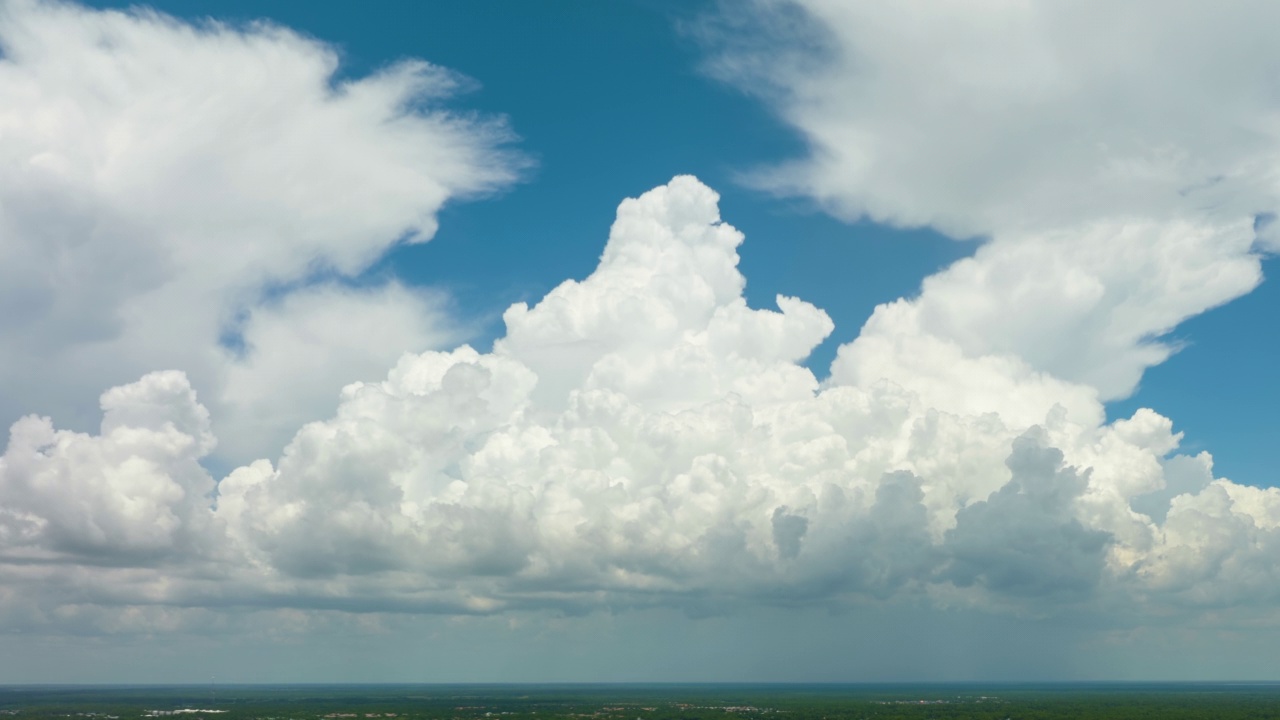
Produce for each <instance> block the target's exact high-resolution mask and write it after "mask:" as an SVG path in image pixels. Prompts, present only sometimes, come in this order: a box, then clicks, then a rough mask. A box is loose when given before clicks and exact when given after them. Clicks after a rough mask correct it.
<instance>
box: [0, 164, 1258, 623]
mask: <svg viewBox="0 0 1280 720" xmlns="http://www.w3.org/2000/svg"><path fill="white" fill-rule="evenodd" d="M742 240H743V237H742V235H741V234H740V233H739V232H738V231H736V230H735V229H734V228H733V227H731V226H730V225H728V224H725V223H724V222H722V221H721V220H720V218H719V213H718V210H717V196H716V194H715V193H714V192H713V191H711V190H710V189H709V188H707V187H706V186H704V185H702V184H701V183H700V182H698V181H697V180H695V179H693V178H691V177H679V178H676V179H675V180H673V181H672V182H671V183H670V184H668V185H666V186H663V187H659V188H656V189H654V190H652V191H650V192H648V193H646V194H644V195H643V196H641V197H639V198H636V199H631V200H627V201H625V202H623V204H622V205H621V206H620V208H619V211H618V219H617V221H616V222H615V224H614V226H613V229H612V231H611V233H610V237H609V241H608V244H607V245H606V248H605V251H604V253H603V255H602V257H601V260H600V264H599V267H598V268H597V269H596V270H595V272H593V273H592V274H591V275H590V276H589V277H587V278H585V279H584V280H582V281H567V282H565V283H564V284H562V285H560V286H559V287H557V288H555V289H554V290H552V291H551V292H550V293H548V294H547V296H546V297H545V298H543V299H542V300H541V301H540V302H538V303H536V304H534V305H533V306H532V307H530V306H527V305H524V304H519V305H516V306H513V307H512V308H511V309H510V310H509V311H508V313H507V316H506V317H507V321H508V327H509V332H508V334H507V336H506V337H504V338H502V339H500V340H499V341H498V342H497V343H495V346H494V350H493V351H492V352H490V353H480V352H477V351H476V350H473V349H471V348H469V347H466V346H462V347H460V348H458V349H455V350H453V351H449V352H440V351H429V352H426V353H421V354H407V355H405V356H404V357H402V358H401V360H400V361H399V362H398V363H397V365H396V366H395V367H394V368H393V369H392V370H391V372H390V373H389V374H388V375H387V377H386V379H385V380H383V381H381V382H357V383H353V384H351V385H348V386H347V387H346V388H345V389H344V390H343V391H342V394H341V398H340V403H339V405H338V409H337V412H336V413H335V414H334V416H333V417H331V418H329V419H327V420H323V421H317V422H312V423H309V424H307V425H305V426H304V427H303V428H302V429H301V430H300V431H299V432H298V433H297V435H296V436H295V437H294V438H293V440H292V441H291V442H290V443H289V444H288V446H287V447H286V448H285V450H284V452H283V454H282V455H281V456H280V457H279V458H278V459H276V460H275V461H268V460H258V461H256V462H253V463H250V464H248V465H244V466H242V467H239V468H237V469H235V470H234V471H233V472H231V473H230V474H228V475H227V476H226V477H225V478H223V479H222V480H221V481H220V482H218V483H217V487H216V490H215V489H214V488H213V482H212V480H211V479H210V478H209V477H208V475H207V474H206V473H204V471H203V470H202V469H201V468H200V466H199V465H198V463H197V460H198V459H199V458H200V457H201V456H202V455H203V454H206V453H208V452H209V451H210V449H211V446H212V442H213V440H212V435H211V433H210V431H209V427H210V424H209V416H208V413H207V412H205V410H204V409H203V407H201V406H200V405H199V403H198V402H197V401H196V399H195V396H194V393H193V392H192V391H191V389H190V386H189V384H188V383H187V381H186V379H185V377H184V376H182V375H181V374H179V373H174V372H168V373H157V374H152V375H148V376H146V377H144V378H143V379H142V380H140V381H138V382H137V383H134V384H131V385H126V386H123V387H121V388H117V389H115V390H112V391H109V392H108V393H107V394H105V395H104V396H103V407H104V410H105V419H104V422H103V426H102V430H101V432H100V433H99V434H98V435H84V434H79V433H70V432H66V431H56V430H54V429H53V428H52V427H51V424H50V421H49V420H47V419H42V418H34V417H32V418H26V419H24V420H22V421H20V422H19V423H18V424H17V425H15V426H14V430H13V436H12V439H11V441H10V444H9V447H8V449H7V451H6V453H5V455H4V456H3V459H2V460H0V493H3V494H2V495H0V497H3V499H4V502H3V506H4V507H5V515H4V516H3V517H4V524H3V525H0V527H3V531H4V535H3V536H2V537H3V541H4V547H5V552H6V553H7V554H8V555H9V556H10V557H14V558H17V557H22V558H27V559H28V562H29V565H28V566H27V567H28V569H26V570H24V571H23V572H24V573H26V574H25V575H23V578H25V579H24V580H23V582H20V583H18V584H17V587H18V588H24V589H26V590H27V591H30V592H33V593H34V592H37V590H36V589H33V588H46V587H48V586H49V584H50V577H51V576H52V577H58V576H59V573H60V572H61V571H59V570H58V567H59V565H63V566H65V565H67V564H68V563H70V564H71V565H72V566H75V567H77V568H80V569H79V570H77V573H86V574H87V575H88V576H89V577H92V576H93V575H94V574H95V573H108V572H110V573H117V575H114V576H113V577H112V582H111V583H94V582H89V581H84V580H82V581H81V582H80V583H75V582H66V581H64V582H62V583H60V585H61V586H63V588H64V589H63V591H62V592H63V593H64V595H65V597H66V598H67V599H74V601H75V604H76V605H77V606H81V605H88V606H96V605H97V604H101V603H107V602H110V603H114V604H115V605H124V606H127V607H134V606H138V605H145V606H166V605H173V606H179V607H188V606H192V605H194V606H197V607H199V606H207V605H210V604H213V605H217V606H223V605H239V606H247V607H276V606H288V607H295V608H300V609H306V610H317V609H329V610H333V609H338V610H354V611H387V610H390V611H396V612H431V613H463V614H471V613H494V612H506V611H519V610H533V609H539V608H556V609H559V610H561V611H567V612H579V611H583V610H590V609H598V608H615V609H616V608H642V607H670V606H674V607H678V608H682V609H684V610H685V611H686V612H689V613H693V614H702V613H706V612H713V611H714V612H726V611H729V610H731V609H732V608H735V607H739V606H743V605H758V604H760V603H764V604H776V605H786V606H793V605H795V604H802V605H815V604H817V605H828V606H829V605H834V606H840V605H842V604H845V603H849V602H867V601H875V602H891V603H892V602H897V601H899V600H902V599H904V598H912V599H914V600H913V601H925V602H933V603H937V604H939V605H941V606H965V607H975V608H985V609H988V610H991V609H1000V610H1002V611H1005V612H1013V613H1018V614H1032V615H1042V614H1045V613H1049V614H1052V613H1055V612H1061V611H1066V609H1072V611H1076V612H1078V611H1080V610H1081V609H1084V610H1086V611H1088V610H1090V609H1092V611H1093V612H1102V611H1103V610H1104V609H1105V608H1108V607H1112V606H1114V605H1115V604H1116V603H1121V604H1123V605H1126V606H1130V607H1132V606H1133V605H1134V603H1141V604H1142V607H1144V608H1147V609H1148V610H1155V609H1159V610H1160V611H1161V612H1164V613H1195V612H1199V611H1200V609H1202V608H1204V607H1206V606H1218V605H1222V604H1233V603H1234V604H1239V603H1245V604H1250V603H1252V604H1255V605H1256V604H1257V603H1259V602H1261V601H1262V600H1264V599H1266V598H1270V597H1273V596H1274V594H1275V593H1276V592H1277V590H1280V585H1277V584H1276V583H1275V582H1273V580H1272V579H1271V578H1272V575H1271V574H1270V573H1269V572H1267V569H1268V568H1270V562H1269V560H1267V555H1266V553H1267V552H1269V548H1271V547H1273V546H1274V545H1275V543H1276V542H1277V539H1276V538H1277V537H1280V535H1277V533H1278V532H1280V495H1277V493H1276V491H1273V490H1259V489H1257V488H1248V487H1244V486H1239V485H1235V484H1233V483H1231V482H1230V481H1227V480H1223V479H1215V478H1214V477H1213V473H1212V469H1211V465H1210V461H1209V459H1208V458H1207V456H1204V455H1201V456H1198V457H1190V456H1182V455H1177V454H1176V449H1177V445H1178V439H1179V438H1178V436H1177V435H1176V434H1175V433H1174V432H1173V429H1172V424H1171V423H1170V422H1169V420H1167V419H1166V418H1163V417H1161V416H1159V415H1157V414H1156V413H1154V412H1152V411H1150V410H1142V411H1139V412H1138V413H1137V414H1135V415H1134V416H1133V417H1132V418H1129V419H1125V420H1121V421H1117V422H1115V423H1111V424H1100V423H1097V422H1088V423H1081V422H1078V421H1077V420H1076V419H1075V418H1073V417H1072V416H1071V414H1070V413H1068V412H1067V411H1066V410H1065V408H1062V407H1057V408H1053V409H1050V410H1049V411H1048V412H1047V413H1046V414H1045V415H1044V416H1043V417H1041V418H1039V420H1038V422H1035V423H1031V424H1024V423H1022V422H1021V421H1018V420H1016V419H1009V418H1006V417H1004V416H1002V415H1000V414H998V413H995V412H989V411H975V412H954V411H945V410H940V409H938V408H936V407H934V406H932V405H931V404H930V403H929V402H928V398H927V397H926V396H924V395H923V394H921V393H917V392H914V391H912V390H910V389H908V388H905V387H903V386H902V385H899V384H897V383H894V382H891V381H889V380H885V379H877V380H876V381H874V382H870V383H866V384H861V385H851V384H828V385H826V386H822V385H820V384H819V383H818V381H817V379H816V378H815V377H814V376H813V374H812V373H811V372H810V371H809V370H808V369H806V368H805V367H804V366H803V365H801V364H800V362H801V361H802V360H803V359H804V357H805V355H806V353H807V352H808V351H809V350H810V349H811V348H812V347H813V346H815V345H816V344H817V343H819V342H821V340H822V339H823V338H824V337H825V336H826V335H827V334H828V333H830V332H831V331H832V329H833V328H832V324H831V322H830V321H829V320H828V319H827V317H826V315H825V313H823V312H822V311H821V310H819V309H817V308H815V307H813V306H812V305H809V304H808V303H805V302H804V301H802V300H799V299H794V298H783V297H780V298H778V301H777V306H778V307H777V309H776V310H766V309H753V308H749V307H748V306H747V305H746V304H745V302H744V301H743V298H742V291H743V288H744V278H743V277H742V276H741V274H740V273H739V272H738V270H737V262H738V255H737V248H738V246H739V244H740V243H741V242H742ZM557 357H563V358H564V362H561V363H557V362H555V359H556V358H557ZM1059 382H1062V383H1064V386H1065V387H1068V388H1074V387H1076V386H1074V385H1070V384H1067V383H1066V381H1059ZM1082 397H1087V395H1082ZM1092 402H1094V403H1095V405H1094V407H1093V408H1092V409H1091V411H1090V412H1089V413H1086V416H1087V417H1089V418H1097V417H1101V409H1100V406H1098V405H1097V400H1096V398H1095V399H1094V400H1093V401H1092ZM71 493H75V494H77V495H80V496H83V497H84V498H85V502H84V503H82V504H78V503H61V502H59V501H58V499H59V498H62V497H63V496H64V495H67V494H71ZM1136 507H1148V508H1152V509H1153V510H1152V513H1151V514H1146V513H1143V512H1139V511H1138V510H1136V509H1135V508H1136ZM142 517H151V518H160V522H151V523H147V524H139V523H138V520H139V518H142ZM104 558H105V559H104ZM95 563H96V564H98V565H110V566H113V567H107V568H102V569H94V565H95ZM31 567H34V568H40V570H39V572H38V573H37V571H34V570H31V569H29V568H31ZM121 572H129V573H133V574H132V575H128V576H127V577H125V576H120V575H119V573H121ZM32 573H37V574H39V573H43V575H39V577H40V578H41V579H40V582H39V583H35V584H33V581H32V580H31V577H32ZM103 587H111V588H112V594H111V597H109V598H108V597H104V596H103V591H102V589H101V588H103ZM68 601H69V600H68ZM86 617H96V615H94V614H93V613H90V614H89V615H87V616H86ZM110 617H114V615H112V614H110V613H108V614H107V615H105V616H103V617H102V618H100V619H99V620H95V621H94V622H98V623H107V622H108V618H110Z"/></svg>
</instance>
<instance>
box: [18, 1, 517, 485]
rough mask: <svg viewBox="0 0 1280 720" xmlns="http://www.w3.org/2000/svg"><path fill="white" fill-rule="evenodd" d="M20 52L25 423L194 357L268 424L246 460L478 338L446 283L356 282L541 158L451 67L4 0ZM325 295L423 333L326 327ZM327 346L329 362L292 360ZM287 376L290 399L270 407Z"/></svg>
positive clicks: (213, 390)
mask: <svg viewBox="0 0 1280 720" xmlns="http://www.w3.org/2000/svg"><path fill="white" fill-rule="evenodd" d="M0 53H3V56H2V57H0V105H2V106H3V107H4V108H5V110H3V111H0V233H3V235H4V238H5V241H4V242H3V243H0V309H2V310H3V312H0V316H2V319H0V417H2V418H4V420H5V422H6V423H8V422H12V420H13V419H15V418H17V417H18V416H19V415H21V414H23V413H27V412H31V411H33V410H39V411H41V412H45V413H53V414H57V415H58V416H59V417H63V418H66V419H67V421H68V422H71V423H73V424H76V425H78V426H80V427H86V428H87V427H89V426H90V425H91V420H90V418H91V416H92V412H91V408H92V401H93V398H95V397H96V396H97V394H98V393H99V392H100V391H101V389H102V388H103V387H107V386H110V385H115V384H119V383H123V382H127V381H129V380H131V379H134V378H137V377H138V376H140V375H142V374H143V373H145V372H148V371H150V370H153V369H156V368H165V367H177V368H181V369H183V370H184V371H185V372H186V373H187V374H188V375H189V377H190V378H191V380H192V382H193V384H194V385H195V386H196V387H198V388H199V389H201V391H202V393H203V397H204V398H205V400H206V402H210V403H211V404H212V406H213V407H214V408H215V410H217V411H218V414H219V416H220V417H221V419H222V421H224V422H226V423H228V424H230V425H234V426H235V427H237V428H239V427H247V426H252V428H251V430H250V431H247V432H239V431H228V432H225V433H223V438H224V442H223V444H222V446H221V448H220V449H219V451H218V452H220V453H222V454H223V456H224V459H232V458H239V459H242V460H243V459H248V458H251V457H253V456H254V455H256V454H259V453H263V452H275V451H277V450H278V449H279V447H280V446H281V445H282V444H283V442H284V441H285V440H287V438H288V437H289V436H290V435H291V434H292V432H293V431H294V430H296V428H297V425H298V424H299V423H298V421H299V419H300V418H311V417H316V416H319V415H323V414H325V413H327V412H329V411H331V409H332V407H333V401H332V398H333V397H334V396H335V394H336V392H337V391H338V389H340V388H341V387H342V385H343V384H344V383H346V382H349V381H350V380H351V379H353V378H357V377H377V376H379V375H380V374H382V372H384V371H385V369H386V367H387V366H388V365H389V364H391V363H393V362H394V361H395V359H396V358H397V357H398V356H399V355H400V353H401V352H404V351H405V350H422V349H425V348H429V347H436V346H438V345H439V344H441V343H443V342H445V341H446V340H449V339H452V338H455V337H456V334H455V333H456V328H455V327H453V326H452V324H451V323H448V322H447V321H446V320H445V318H444V317H443V314H442V312H441V303H440V301H439V299H438V298H435V297H432V296H430V295H427V294H424V293H421V292H416V291H407V290H406V289H405V288H402V287H398V286H395V285H387V286H381V287H369V288H363V289H360V290H354V289H351V288H349V287H347V286H348V285H349V284H350V278H352V277H355V276H358V275H359V274H360V273H361V272H362V271H363V270H365V269H366V268H368V267H369V266H370V265H371V264H372V263H373V262H374V261H375V260H377V259H378V258H379V257H380V256H382V255H383V254H384V253H385V251H386V250H387V249H388V248H390V247H392V246H393V245H395V244H397V243H400V242H421V241H424V240H427V239H429V238H430V237H431V236H432V234H433V233H434V232H435V229H436V221H435V213H436V212H437V211H438V210H439V208H440V207H441V206H442V205H443V204H444V203H445V202H447V201H449V200H451V199H455V198H465V197H469V196H473V195H476V194H479V193H484V192H487V191H490V190H492V189H494V188H497V187H500V186H502V185H504V184H506V183H509V182H511V181H512V180H513V178H514V177H515V174H516V171H517V170H518V169H519V167H520V165H521V161H520V160H519V159H518V158H517V157H515V156H514V155H512V154H511V153H510V152H508V151H507V150H505V149H504V143H505V142H506V141H507V140H508V137H509V132H508V131H507V130H506V129H505V127H504V126H503V124H502V122H501V121H500V120H497V119H494V120H484V119H475V118H473V117H469V116H467V115H463V114H458V113H453V112H450V111H449V110H447V109H446V108H445V101H446V100H447V98H448V97H449V96H450V95H451V94H452V93H453V92H455V90H456V89H457V88H458V86H459V79H458V78H457V77H456V76H455V75H453V74H452V73H450V72H449V71H447V70H444V69H442V68H439V67H436V66H433V65H429V64H427V63H425V62H421V61H412V60H411V61H405V62H401V63H399V64H396V65H393V66H390V67H387V68H384V69H383V70H381V71H379V72H378V73H376V74H373V75H371V76H368V77H363V78H354V79H350V80H338V79H336V78H335V72H336V70H337V68H338V62H337V54H336V53H335V51H334V50H333V49H331V48H330V47H328V46H326V45H324V44H322V43H321V42H318V41H316V40H313V39H310V38H306V37H303V36H301V35H298V34H296V33H294V32H292V31H289V30H287V29H285V28H281V27H278V26H274V25H270V24H267V23H257V24H251V25H248V26H244V27H231V26H227V25H222V24H218V23H214V22H208V23H205V24H202V25H199V26H193V25H190V24H186V23H183V22H180V21H178V20H175V19H173V18H169V17H166V16H164V15H160V14H157V13H154V12H151V11H146V10H136V11H129V12H116V11H95V10H89V9H86V8H83V7H80V6H77V5H73V4H67V3H61V2H52V1H51V2H45V1H42V0H14V1H13V2H6V3H4V4H3V6H0ZM295 293H296V294H298V297H296V298H295V297H292V296H293V295H294V294H295ZM282 295H283V297H282ZM320 317H327V318H330V319H335V318H342V319H347V320H354V319H356V318H357V317H358V318H359V319H360V322H359V323H354V324H353V325H352V327H362V328H365V330H364V332H365V333H366V334H367V333H368V332H372V330H369V328H372V327H376V326H384V327H385V328H386V330H385V331H384V332H386V333H393V332H394V333H396V334H397V335H398V336H399V338H398V341H397V342H396V343H390V342H388V341H387V338H386V337H380V338H371V337H365V336H362V335H360V333H359V332H356V333H354V334H351V333H339V332H335V331H334V330H332V329H331V328H328V329H325V330H324V331H322V332H315V333H309V334H308V332H307V331H308V330H309V329H315V328H316V327H317V325H318V322H317V321H318V319H319V318H320ZM281 328H290V332H281ZM228 347H234V348H237V349H242V350H243V352H242V353H233V352H228ZM317 355H323V356H326V357H327V358H328V359H329V362H328V364H327V365H326V367H325V368H324V370H323V371H322V372H317V373H316V374H315V375H314V376H312V377H310V378H309V381H308V382H305V383H304V382H295V383H290V384H287V385H286V387H284V388H282V387H280V386H279V384H277V383H275V382H274V381H276V380H279V379H280V374H281V373H280V368H281V367H283V366H286V365H291V364H296V363H298V362H299V361H300V360H303V359H305V358H307V357H315V356H317ZM268 384H271V385H273V387H274V391H275V392H274V396H273V397H272V398H271V401H270V402H271V405H272V406H273V407H278V408H282V410H281V411H280V412H279V413H278V414H266V415H264V414H263V413H261V412H260V410H261V407H260V405H261V402H262V398H261V395H260V392H261V390H262V387H263V386H264V385H268ZM286 389H287V390H289V392H284V390H286Z"/></svg>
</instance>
